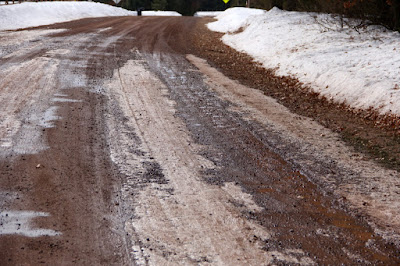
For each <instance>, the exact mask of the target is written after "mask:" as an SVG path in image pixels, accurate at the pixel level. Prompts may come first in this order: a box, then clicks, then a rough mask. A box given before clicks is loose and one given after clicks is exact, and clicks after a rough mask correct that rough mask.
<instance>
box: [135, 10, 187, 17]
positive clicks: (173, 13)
mask: <svg viewBox="0 0 400 266" xmlns="http://www.w3.org/2000/svg"><path fill="white" fill-rule="evenodd" d="M142 15H143V16H166V17H178V16H182V15H181V14H179V13H178V12H176V11H152V10H149V11H143V12H142Z"/></svg>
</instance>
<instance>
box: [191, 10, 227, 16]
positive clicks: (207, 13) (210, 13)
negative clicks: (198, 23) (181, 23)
mask: <svg viewBox="0 0 400 266" xmlns="http://www.w3.org/2000/svg"><path fill="white" fill-rule="evenodd" d="M222 13H223V11H198V12H196V13H195V14H194V15H193V16H194V17H216V16H218V15H221V14H222Z"/></svg>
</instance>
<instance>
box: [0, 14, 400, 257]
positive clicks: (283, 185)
mask: <svg viewBox="0 0 400 266" xmlns="http://www.w3.org/2000/svg"><path fill="white" fill-rule="evenodd" d="M205 21H207V19H202V18H192V17H114V18H95V19H84V20H79V21H73V22H68V23H61V24H55V25H51V26H45V27H39V28H34V29H26V30H21V31H9V32H0V114H1V116H0V177H1V178H0V207H1V209H0V264H1V265H36V264H46V265H71V264H78V265H179V264H182V265H191V264H194V265H208V264H212V265H246V264H248V265H271V264H275V265H287V264H290V265H296V264H305V265H310V264H341V263H343V264H380V263H381V264H385V265H390V264H393V265H398V264H399V263H400V237H399V233H400V222H399V221H400V179H399V174H398V172H397V171H395V170H388V169H385V168H382V167H381V166H380V165H378V164H377V163H376V162H374V161H371V160H369V159H368V158H366V157H365V156H364V155H363V154H360V153H358V152H356V151H355V150H354V149H353V148H351V147H348V146H346V144H345V143H343V142H342V140H341V138H340V137H339V136H338V134H337V133H334V132H332V131H331V130H330V129H328V128H326V127H323V126H322V125H320V124H319V123H317V122H316V121H315V120H314V119H312V118H308V117H305V116H302V115H298V114H295V113H292V112H291V111H290V109H288V108H286V107H284V106H282V105H280V104H279V103H278V102H277V101H276V100H275V99H273V98H270V97H268V96H266V95H265V94H264V93H263V92H261V91H260V90H256V89H252V88H250V87H249V86H245V85H242V84H240V83H239V82H238V81H236V80H233V79H231V78H229V77H228V76H226V75H224V74H223V69H218V68H217V67H216V65H214V64H211V63H210V62H208V61H206V60H204V59H203V58H206V56H204V57H203V54H205V53H206V49H209V50H214V51H220V50H219V47H206V48H204V47H202V48H201V46H199V45H198V43H199V42H201V41H202V40H203V37H204V39H206V38H210V36H211V35H212V34H213V33H211V32H206V31H204V26H203V25H204V22H205ZM202 34H203V36H202ZM204 34H207V37H206V36H205V35H204ZM215 36H216V35H215ZM215 45H218V44H215ZM199 47H200V48H199ZM203 49H204V50H203ZM237 63H238V64H240V63H241V62H237ZM255 82H256V81H255Z"/></svg>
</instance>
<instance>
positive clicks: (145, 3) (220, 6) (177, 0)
mask: <svg viewBox="0 0 400 266" xmlns="http://www.w3.org/2000/svg"><path fill="white" fill-rule="evenodd" d="M243 1H244V0H243ZM234 2H235V3H236V4H235V3H234ZM238 2H239V0H233V1H230V2H229V3H228V4H225V3H224V2H223V1H222V0H122V1H121V2H120V3H119V4H118V5H119V6H121V7H124V8H126V9H129V10H136V9H137V8H140V7H143V8H144V9H145V10H169V11H177V12H178V13H180V14H182V15H186V16H191V15H193V14H194V13H195V12H196V11H199V10H202V11H223V10H225V9H226V8H229V7H232V6H239V5H240V3H238ZM242 5H243V6H244V5H245V2H244V3H242Z"/></svg>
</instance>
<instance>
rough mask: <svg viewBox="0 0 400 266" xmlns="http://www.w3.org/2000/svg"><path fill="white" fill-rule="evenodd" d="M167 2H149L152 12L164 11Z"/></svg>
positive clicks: (157, 0) (156, 0)
mask: <svg viewBox="0 0 400 266" xmlns="http://www.w3.org/2000/svg"><path fill="white" fill-rule="evenodd" d="M167 5H168V2H167V0H153V1H152V2H151V9H152V10H165V9H166V8H167Z"/></svg>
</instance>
